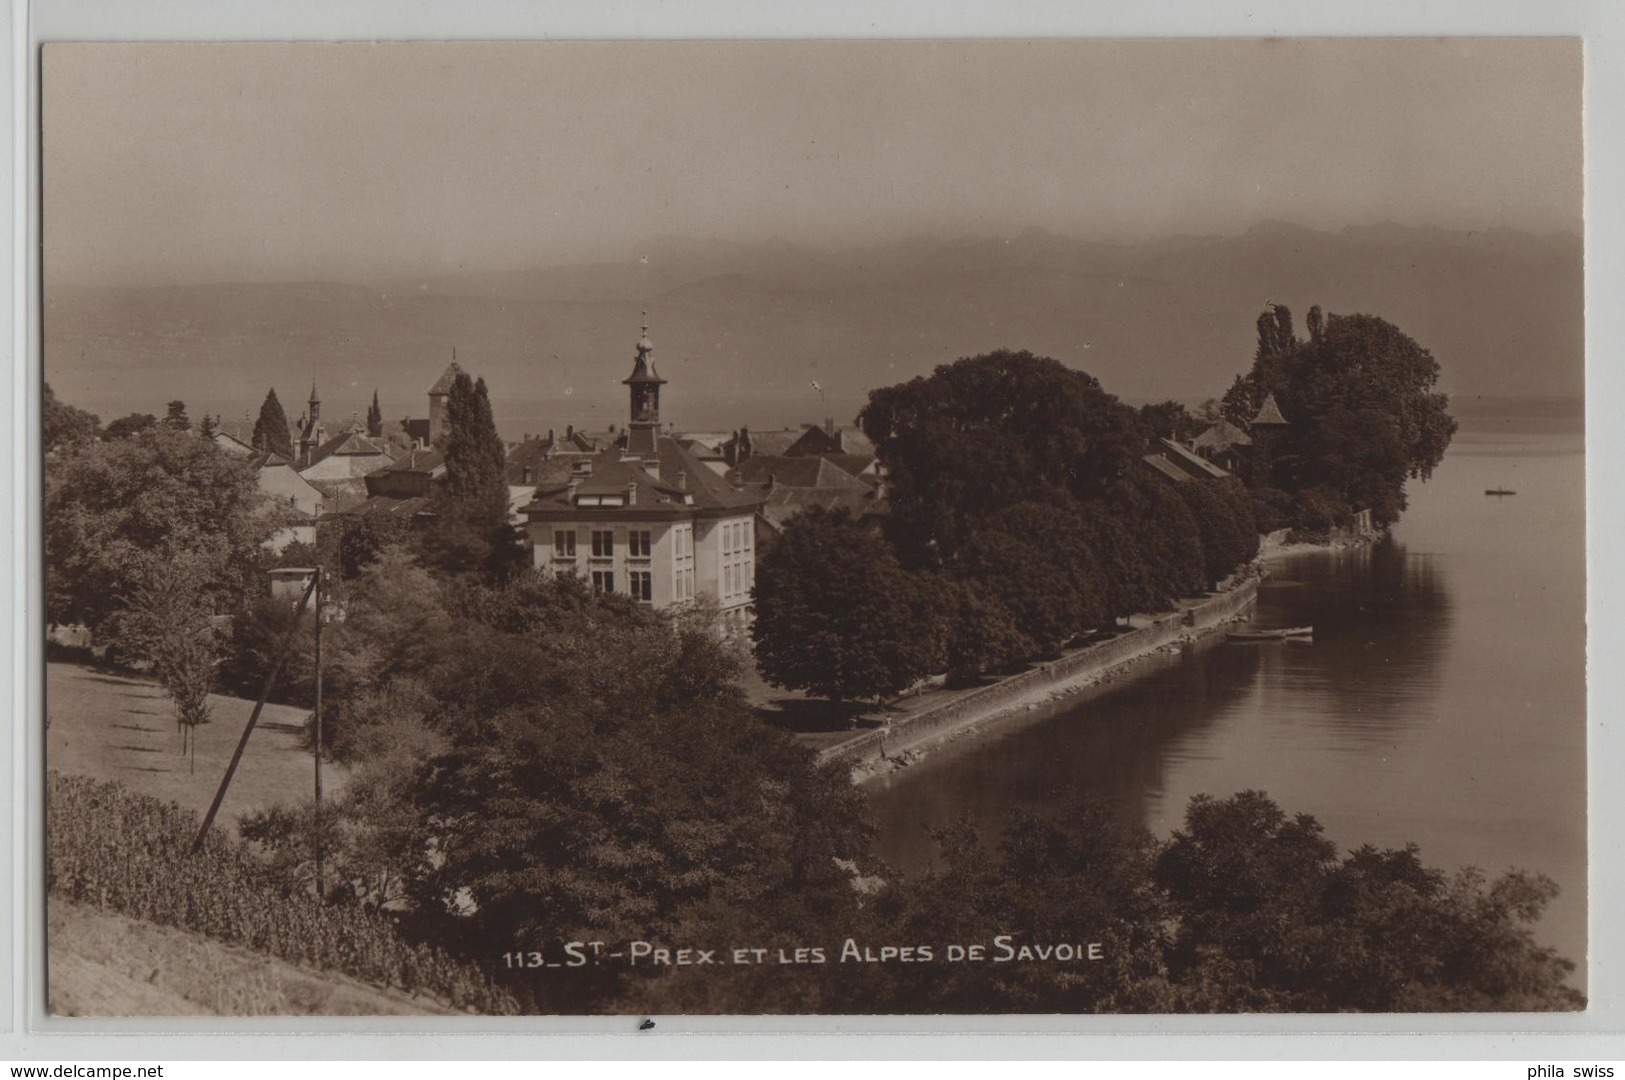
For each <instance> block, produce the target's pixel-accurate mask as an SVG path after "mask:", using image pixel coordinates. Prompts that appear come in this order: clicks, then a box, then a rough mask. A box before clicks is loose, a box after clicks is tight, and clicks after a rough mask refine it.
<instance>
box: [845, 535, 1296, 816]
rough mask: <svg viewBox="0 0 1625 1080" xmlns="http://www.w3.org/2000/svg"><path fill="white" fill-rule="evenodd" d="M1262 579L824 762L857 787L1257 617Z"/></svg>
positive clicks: (878, 731) (850, 745) (1257, 573)
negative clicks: (839, 769) (947, 745)
mask: <svg viewBox="0 0 1625 1080" xmlns="http://www.w3.org/2000/svg"><path fill="white" fill-rule="evenodd" d="M1263 576H1264V571H1263V568H1262V567H1261V566H1259V565H1258V564H1254V567H1253V569H1252V571H1251V572H1249V573H1247V574H1246V576H1245V577H1243V578H1242V579H1241V580H1239V581H1237V582H1235V583H1234V584H1233V585H1232V586H1231V587H1230V588H1229V589H1227V590H1225V591H1223V592H1219V593H1214V594H1211V595H1209V596H1207V597H1205V598H1203V599H1202V600H1200V601H1195V602H1191V603H1185V604H1181V605H1180V607H1179V608H1178V609H1177V610H1175V611H1171V612H1164V613H1162V614H1159V615H1156V616H1152V617H1151V619H1150V622H1149V624H1148V625H1145V626H1142V627H1138V628H1136V629H1134V630H1130V631H1128V632H1126V633H1124V634H1121V635H1119V636H1117V637H1115V638H1111V639H1109V640H1107V641H1102V642H1099V643H1097V644H1095V645H1092V646H1088V647H1085V648H1083V649H1079V650H1078V651H1076V652H1073V653H1070V654H1068V655H1065V656H1062V657H1060V658H1059V659H1056V660H1052V661H1048V662H1046V663H1043V664H1039V665H1038V666H1036V667H1033V668H1029V669H1028V670H1026V671H1023V672H1020V673H1018V674H1016V675H1011V676H1008V677H1007V678H1004V679H1001V680H999V681H998V682H994V683H990V684H988V685H987V686H984V687H981V688H979V689H978V690H976V691H974V692H972V693H971V694H968V695H965V696H963V697H960V698H958V699H956V700H953V701H948V702H945V703H943V704H942V705H940V706H937V707H935V708H932V709H928V710H926V711H924V712H921V713H916V714H914V715H912V716H909V717H907V718H905V719H904V720H902V721H900V722H898V723H895V724H888V725H885V726H883V727H880V728H875V729H872V730H870V731H866V732H863V733H861V734H858V735H856V736H854V737H853V738H851V739H848V740H846V741H845V742H843V743H839V744H837V745H835V746H832V747H829V748H827V749H825V750H823V751H821V752H820V753H819V755H818V763H819V764H820V765H825V766H830V767H839V766H844V767H846V768H847V769H849V770H850V773H851V779H852V782H853V783H855V784H862V783H865V782H868V781H870V780H874V779H876V778H878V777H881V776H886V775H889V774H891V773H893V772H895V771H897V770H899V769H902V768H906V767H908V766H909V765H913V764H915V763H916V762H918V761H919V760H921V759H922V758H924V757H925V756H926V755H927V754H929V753H930V752H931V751H932V750H934V749H936V748H938V747H940V746H942V745H944V744H945V743H948V742H951V741H953V740H955V739H958V738H961V737H963V736H965V735H967V734H970V733H971V732H973V731H979V730H983V729H985V728H986V727H987V726H988V725H990V724H995V723H999V722H1002V721H1007V720H1009V719H1011V718H1012V717H1014V716H1016V715H1020V714H1025V713H1028V712H1031V711H1033V710H1035V709H1037V708H1038V707H1039V706H1040V705H1044V704H1048V703H1051V702H1054V701H1058V700H1062V699H1064V698H1066V697H1070V696H1072V695H1075V694H1078V693H1081V692H1083V691H1085V690H1088V689H1090V688H1092V687H1096V686H1099V685H1101V684H1102V683H1106V682H1110V681H1113V680H1114V679H1116V678H1118V677H1120V676H1121V675H1122V674H1123V673H1124V672H1126V671H1127V670H1129V669H1130V668H1132V667H1134V666H1137V665H1138V664H1139V663H1141V662H1142V661H1144V660H1146V659H1148V658H1150V657H1152V656H1156V655H1161V654H1166V653H1168V652H1171V651H1175V650H1178V649H1179V648H1181V647H1183V646H1184V645H1186V644H1189V643H1191V642H1194V641H1198V640H1201V639H1203V638H1207V637H1211V636H1212V635H1214V634H1216V633H1219V632H1221V631H1222V630H1223V629H1224V628H1225V627H1227V626H1229V625H1230V624H1232V623H1235V622H1238V621H1241V620H1243V619H1246V618H1249V617H1251V614H1252V611H1253V609H1254V607H1255V606H1256V605H1257V601H1258V585H1259V582H1260V581H1261V580H1262V579H1263Z"/></svg>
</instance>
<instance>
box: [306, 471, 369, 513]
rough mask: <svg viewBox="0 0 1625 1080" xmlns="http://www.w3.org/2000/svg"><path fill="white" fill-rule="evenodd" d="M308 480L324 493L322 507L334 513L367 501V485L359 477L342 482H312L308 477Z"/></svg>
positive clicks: (352, 477) (345, 479)
mask: <svg viewBox="0 0 1625 1080" xmlns="http://www.w3.org/2000/svg"><path fill="white" fill-rule="evenodd" d="M306 480H307V482H308V483H309V484H310V486H311V487H313V488H315V489H316V490H317V491H319V492H321V493H322V506H323V507H325V508H326V509H327V510H329V511H331V512H334V513H341V512H343V511H344V510H347V509H349V508H350V507H352V506H357V505H359V504H361V503H362V502H365V501H366V499H367V483H366V481H365V480H363V479H362V478H361V477H359V476H351V477H345V478H344V479H342V480H311V479H309V477H306Z"/></svg>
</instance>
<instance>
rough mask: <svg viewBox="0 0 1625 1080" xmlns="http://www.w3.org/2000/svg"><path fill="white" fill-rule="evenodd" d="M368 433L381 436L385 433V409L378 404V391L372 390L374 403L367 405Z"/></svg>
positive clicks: (374, 436)
mask: <svg viewBox="0 0 1625 1080" xmlns="http://www.w3.org/2000/svg"><path fill="white" fill-rule="evenodd" d="M367 434H368V435H370V436H372V437H373V438H375V439H377V438H381V437H382V436H383V434H384V410H383V409H381V408H379V406H378V391H377V390H374V391H373V392H372V404H371V405H370V406H368V407H367Z"/></svg>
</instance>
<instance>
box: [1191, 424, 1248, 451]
mask: <svg viewBox="0 0 1625 1080" xmlns="http://www.w3.org/2000/svg"><path fill="white" fill-rule="evenodd" d="M1251 445H1253V440H1252V438H1251V437H1250V436H1248V434H1247V433H1246V432H1245V431H1243V430H1241V429H1240V428H1239V427H1237V426H1236V425H1234V424H1232V423H1231V422H1230V421H1228V420H1220V421H1219V422H1218V423H1216V424H1214V425H1213V426H1212V427H1210V428H1208V429H1207V430H1206V431H1204V432H1202V434H1200V435H1198V436H1196V438H1194V439H1192V440H1191V446H1193V447H1195V448H1196V449H1198V450H1228V449H1230V448H1231V447H1232V446H1251Z"/></svg>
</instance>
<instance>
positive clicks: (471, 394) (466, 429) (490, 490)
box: [445, 374, 508, 525]
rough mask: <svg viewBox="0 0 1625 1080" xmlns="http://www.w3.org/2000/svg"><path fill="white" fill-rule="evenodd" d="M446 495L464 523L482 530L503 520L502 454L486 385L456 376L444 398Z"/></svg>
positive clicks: (505, 505)
mask: <svg viewBox="0 0 1625 1080" xmlns="http://www.w3.org/2000/svg"><path fill="white" fill-rule="evenodd" d="M446 420H447V427H448V428H449V429H450V431H449V433H448V435H447V438H446V450H445V454H446V494H447V495H448V496H450V497H451V498H452V499H453V500H455V501H456V502H458V503H460V504H461V506H460V510H461V512H462V514H463V516H465V517H466V518H467V519H468V520H469V521H471V522H479V523H481V524H486V525H495V524H500V523H504V522H506V521H507V518H508V483H507V480H506V479H505V478H504V475H503V472H504V469H503V466H504V464H505V463H506V460H507V450H506V448H505V447H504V446H503V445H502V436H500V435H498V434H497V428H496V421H495V420H494V419H493V417H492V414H491V400H490V397H489V395H488V393H487V391H486V388H485V380H484V379H480V380H479V381H478V382H477V383H476V382H474V381H473V380H471V379H470V378H469V377H468V376H467V375H466V374H458V376H457V378H456V380H455V381H454V382H453V383H452V385H451V393H450V395H448V396H447V398H446Z"/></svg>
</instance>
